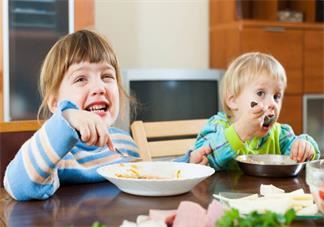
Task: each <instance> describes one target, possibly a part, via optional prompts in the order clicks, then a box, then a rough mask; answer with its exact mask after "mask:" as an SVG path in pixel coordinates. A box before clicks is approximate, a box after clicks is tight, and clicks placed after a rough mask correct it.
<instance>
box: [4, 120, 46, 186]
mask: <svg viewBox="0 0 324 227" xmlns="http://www.w3.org/2000/svg"><path fill="white" fill-rule="evenodd" d="M41 124H42V123H41V122H39V121H37V120H28V121H10V122H0V186H1V187H2V186H3V177H4V173H5V170H6V167H7V165H8V164H9V162H10V161H11V160H12V159H13V158H14V157H15V155H16V153H17V151H18V150H19V148H20V147H21V146H22V145H23V143H24V142H25V141H26V140H27V139H29V138H30V137H31V136H32V135H33V134H34V132H35V131H37V130H38V129H39V128H40V127H41Z"/></svg>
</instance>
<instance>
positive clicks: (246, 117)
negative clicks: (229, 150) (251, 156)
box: [234, 102, 266, 142]
mask: <svg viewBox="0 0 324 227" xmlns="http://www.w3.org/2000/svg"><path fill="white" fill-rule="evenodd" d="M265 111H266V110H265V109H264V106H263V104H262V103H256V102H252V103H251V108H250V109H249V110H248V111H247V112H245V113H244V114H242V116H241V117H240V118H239V119H238V120H237V121H236V122H235V123H234V128H235V131H236V133H237V134H238V136H239V137H240V139H241V140H242V141H243V142H245V141H247V140H249V139H251V138H252V137H254V136H255V134H256V132H257V131H258V130H260V129H261V128H262V124H263V121H264V114H265Z"/></svg>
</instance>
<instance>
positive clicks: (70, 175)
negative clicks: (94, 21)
mask: <svg viewBox="0 0 324 227" xmlns="http://www.w3.org/2000/svg"><path fill="white" fill-rule="evenodd" d="M40 90H41V95H42V97H43V101H42V104H41V106H40V111H39V113H42V114H44V115H45V117H46V118H48V117H49V119H48V120H47V121H46V122H45V123H44V124H43V125H42V127H41V128H40V129H39V130H38V131H37V132H36V133H35V134H34V135H33V136H32V137H31V138H30V139H29V140H28V141H26V142H25V143H24V144H23V146H22V147H21V148H20V150H19V151H18V153H17V155H16V156H15V158H14V159H13V160H12V161H11V162H10V164H9V165H8V167H7V169H6V173H5V177H4V186H5V189H6V190H7V192H8V193H9V194H10V195H11V196H12V197H13V198H15V199H16V200H30V199H47V198H49V197H50V196H52V195H53V194H54V193H55V191H56V190H57V189H58V188H59V186H60V183H85V182H98V181H103V180H104V178H103V177H101V176H100V175H99V174H97V172H96V170H97V168H98V167H100V166H103V165H107V164H111V163H117V162H123V161H125V160H123V158H122V157H121V156H120V155H119V154H118V153H116V152H115V148H118V149H119V150H120V151H121V152H125V153H128V154H130V155H132V156H136V157H138V156H139V155H138V152H137V146H136V144H135V143H134V141H133V140H132V138H131V137H130V136H129V134H128V133H126V132H124V131H122V130H121V129H117V128H113V127H110V126H111V125H112V124H113V123H114V122H115V121H116V119H117V116H118V114H119V107H120V106H122V104H123V100H124V99H125V98H127V95H126V93H125V92H124V90H123V88H122V86H121V75H120V71H119V64H118V61H117V57H116V55H115V53H114V51H113V50H112V47H111V45H110V44H109V43H108V42H107V41H106V40H105V39H104V38H103V37H101V36H100V35H98V34H96V33H95V32H91V31H87V30H82V31H78V32H75V33H73V34H70V35H67V36H65V37H63V38H62V39H60V40H59V41H58V42H57V43H56V44H55V45H54V46H53V47H52V48H51V50H50V51H49V53H48V54H47V56H46V58H45V61H44V63H43V66H42V70H41V75H40Z"/></svg>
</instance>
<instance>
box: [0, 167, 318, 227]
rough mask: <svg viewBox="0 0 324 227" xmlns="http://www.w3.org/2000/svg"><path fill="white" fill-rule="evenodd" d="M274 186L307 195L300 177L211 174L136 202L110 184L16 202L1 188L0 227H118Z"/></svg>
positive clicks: (310, 223)
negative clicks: (180, 190)
mask: <svg viewBox="0 0 324 227" xmlns="http://www.w3.org/2000/svg"><path fill="white" fill-rule="evenodd" d="M261 183H262V184H273V185H275V186H278V187H280V188H283V189H284V190H286V191H287V192H289V191H292V190H296V189H299V188H303V189H304V190H305V191H306V192H309V188H308V186H307V185H306V183H305V177H304V173H302V174H300V175H299V176H298V177H295V178H262V177H260V178H259V177H251V176H246V175H242V174H241V173H239V172H220V173H215V174H214V175H213V176H211V177H210V178H208V179H207V180H205V181H203V182H201V183H200V184H199V185H197V186H196V187H195V188H194V189H193V190H192V191H191V192H189V193H186V194H183V195H179V196H169V197H141V196H133V195H129V194H126V193H123V192H121V191H119V189H118V188H116V187H115V186H114V185H112V184H110V183H109V182H103V183H97V184H82V185H67V186H61V188H60V189H59V190H58V191H57V192H56V194H55V195H54V196H53V197H52V198H50V199H48V200H45V201H29V202H17V201H14V200H13V199H11V198H10V197H9V196H8V194H7V193H6V192H5V191H4V189H3V188H1V189H0V212H1V216H0V220H1V222H0V226H10V227H16V226H75V227H77V226H91V224H92V223H93V222H94V221H100V222H101V223H104V224H106V226H109V227H110V226H119V225H120V224H121V223H122V221H123V220H124V219H127V220H129V221H135V220H136V217H137V216H138V215H140V214H148V211H149V209H176V208H177V207H178V205H179V202H180V201H183V200H190V201H194V202H198V203H199V204H201V205H202V206H203V207H205V208H206V207H207V205H208V204H209V203H210V201H211V199H212V194H213V193H218V192H224V191H232V192H249V193H257V192H258V190H259V188H260V185H261ZM293 226H324V219H321V220H306V221H305V220H303V221H295V222H293Z"/></svg>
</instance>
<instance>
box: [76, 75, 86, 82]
mask: <svg viewBox="0 0 324 227" xmlns="http://www.w3.org/2000/svg"><path fill="white" fill-rule="evenodd" d="M84 81H86V77H85V76H78V77H77V78H75V80H74V83H82V82H84Z"/></svg>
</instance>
